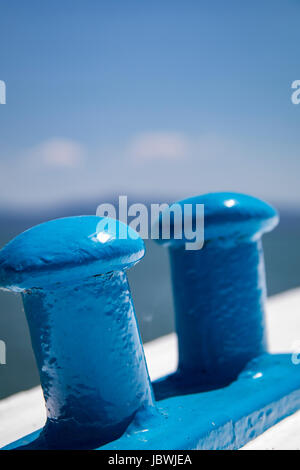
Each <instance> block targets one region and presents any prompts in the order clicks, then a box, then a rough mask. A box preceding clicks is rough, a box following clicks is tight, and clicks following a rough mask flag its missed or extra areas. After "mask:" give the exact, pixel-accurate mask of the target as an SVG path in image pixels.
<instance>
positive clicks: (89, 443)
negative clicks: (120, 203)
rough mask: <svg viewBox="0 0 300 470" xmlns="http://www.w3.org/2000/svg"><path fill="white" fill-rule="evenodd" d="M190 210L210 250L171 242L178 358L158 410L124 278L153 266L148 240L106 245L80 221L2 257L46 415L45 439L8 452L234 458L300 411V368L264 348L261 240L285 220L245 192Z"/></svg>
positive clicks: (33, 235) (29, 238)
mask: <svg viewBox="0 0 300 470" xmlns="http://www.w3.org/2000/svg"><path fill="white" fill-rule="evenodd" d="M191 202H192V203H195V204H197V203H200V204H205V244H204V247H203V249H202V250H200V251H198V252H196V251H190V252H188V251H185V250H184V248H183V244H182V242H179V241H178V240H171V241H170V242H169V243H168V246H169V250H170V258H171V267H172V279H173V291H174V299H175V310H176V326H177V333H178V336H179V357H180V359H179V369H178V371H177V372H176V373H175V374H173V375H171V376H168V377H165V378H163V379H161V380H159V381H156V382H154V383H153V384H152V385H153V387H154V392H155V396H156V401H154V399H153V396H152V387H151V384H150V382H149V379H148V373H147V368H146V364H145V360H144V355H143V348H142V345H141V341H140V337H139V333H138V329H137V325H136V320H135V315H134V309H133V305H132V300H131V297H130V293H129V288H128V283H127V279H126V274H125V269H127V268H128V267H130V266H132V265H134V264H135V263H136V262H137V261H138V260H139V259H140V258H141V257H142V256H143V253H144V251H143V250H144V249H143V243H142V241H141V240H140V239H139V238H138V237H136V236H133V237H130V239H126V240H124V239H122V237H119V235H118V234H116V232H114V231H112V233H108V236H105V237H101V236H100V237H97V235H96V236H95V233H97V230H96V225H97V224H98V218H96V217H84V218H82V217H79V218H70V219H61V220H58V221H53V222H49V223H46V224H43V225H41V226H39V227H36V228H33V229H31V230H30V231H28V232H25V233H24V234H22V235H20V236H19V237H17V238H16V239H15V240H13V241H12V242H11V243H10V244H8V245H7V246H6V247H5V248H4V249H3V250H2V251H1V252H0V285H1V286H2V288H8V289H11V290H15V291H21V292H22V296H23V301H24V306H25V310H26V315H27V318H28V323H29V326H30V331H31V337H32V342H33V347H34V350H35V354H36V357H37V363H38V366H39V369H40V374H41V381H42V386H43V391H44V395H45V400H46V406H47V412H48V420H47V424H46V426H45V427H44V428H43V429H42V430H39V431H37V432H35V433H32V434H30V435H28V436H26V437H24V438H22V439H20V440H18V441H16V442H15V443H12V444H11V445H9V446H7V447H6V449H13V448H27V449H43V448H99V449H111V450H118V449H237V448H239V447H241V446H242V445H244V444H245V443H246V442H248V441H249V440H250V439H253V438H254V437H255V436H257V435H259V434H260V433H261V432H263V431H264V430H265V429H267V428H268V427H270V426H272V425H274V424H275V423H276V422H277V421H279V420H280V419H282V418H284V417H286V416H288V415H289V414H291V413H293V412H294V411H296V410H297V409H299V408H300V369H299V367H297V366H296V365H294V364H293V363H292V361H291V356H290V355H271V354H268V353H267V346H266V331H265V324H264V299H265V277H264V269H263V253H262V248H261V241H260V237H261V235H262V234H263V233H264V232H266V231H268V230H271V229H272V228H273V227H274V226H275V225H276V223H277V221H278V216H277V214H276V211H275V210H274V209H273V208H272V207H271V206H269V205H267V204H265V203H263V202H262V201H259V200H257V199H255V198H251V197H249V196H245V195H240V194H235V193H217V194H209V195H205V196H200V197H198V198H192V199H190V200H186V201H181V204H183V203H191ZM121 228H122V230H123V231H124V230H130V229H128V228H126V229H125V228H124V226H123V225H122V227H121ZM48 232H49V235H48ZM108 232H109V230H108ZM132 235H134V234H132ZM100 240H102V243H101V241H100ZM104 240H106V241H107V242H104ZM159 242H161V243H164V242H165V241H164V240H159ZM150 288H151V286H150ZM283 321H284V319H283Z"/></svg>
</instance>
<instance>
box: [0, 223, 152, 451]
mask: <svg viewBox="0 0 300 470" xmlns="http://www.w3.org/2000/svg"><path fill="white" fill-rule="evenodd" d="M100 220H101V219H100V218H99V217H93V216H86V217H71V218H65V219H57V220H54V221H51V222H47V223H45V224H42V225H39V226H37V227H34V228H33V229H31V230H28V231H26V232H24V233H23V234H22V235H20V236H19V237H17V238H16V239H15V240H13V241H12V242H11V243H9V244H8V245H7V246H6V247H5V248H4V249H3V250H2V252H1V255H0V284H1V287H4V288H7V289H10V290H13V291H17V292H22V297H23V303H24V308H25V312H26V317H27V321H28V325H29V329H30V334H31V339H32V345H33V349H34V353H35V356H36V360H37V365H38V369H39V373H40V378H41V384H42V388H43V393H44V397H45V402H46V408H47V423H46V426H45V428H44V430H43V432H42V433H41V435H40V437H39V439H38V441H37V442H36V443H35V445H36V446H37V447H42V448H43V447H47V448H74V447H75V448H77V447H79V448H82V447H89V448H90V447H91V446H93V447H95V446H99V445H101V444H104V443H106V442H110V441H112V440H114V439H116V438H118V437H120V436H121V435H122V434H123V433H124V431H125V430H126V428H127V427H128V425H129V424H130V423H131V422H132V421H133V419H134V418H135V415H136V414H137V413H138V412H140V411H141V410H143V409H145V408H147V407H152V406H153V400H152V391H151V384H150V381H149V377H148V372H147V367H146V363H145V358H144V353H143V347H142V344H141V340H140V336H139V332H138V328H137V324H136V318H135V312H134V307H133V303H132V299H131V294H130V290H129V286H128V281H127V277H126V274H125V269H127V268H129V267H130V266H133V265H134V264H135V263H137V262H138V261H139V260H140V259H141V258H142V257H143V256H144V243H143V241H142V240H141V239H140V238H139V237H138V238H137V237H136V236H134V237H133V238H130V237H127V239H124V240H119V239H118V238H117V231H110V232H109V231H105V232H99V233H97V226H98V223H99V221H100ZM120 226H123V227H125V230H127V231H128V235H133V231H132V233H131V229H130V228H129V227H126V226H124V225H123V224H121V222H118V227H116V228H117V229H118V228H119V227H120Z"/></svg>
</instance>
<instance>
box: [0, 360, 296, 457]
mask: <svg viewBox="0 0 300 470" xmlns="http://www.w3.org/2000/svg"><path fill="white" fill-rule="evenodd" d="M299 408H300V371H299V366H295V365H294V364H293V363H292V361H291V356H290V355H288V354H287V355H269V354H266V355H264V356H262V357H259V358H257V359H254V360H253V361H252V362H251V363H250V364H249V365H248V367H246V368H245V370H244V371H243V372H242V373H241V374H240V376H239V378H238V379H237V380H235V381H234V382H232V384H230V385H229V386H228V387H224V388H220V389H218V390H213V391H210V392H203V393H194V394H190V395H185V396H177V397H173V398H168V399H166V400H162V401H160V402H158V404H157V413H156V414H153V415H149V416H148V417H147V414H145V413H142V420H140V421H139V420H138V419H136V420H135V421H134V422H133V423H132V424H131V426H129V427H128V429H127V431H126V432H125V433H124V434H123V436H122V437H121V438H120V439H117V440H115V441H113V442H111V443H109V444H106V445H104V446H102V447H101V449H107V450H120V449H122V450H123V449H124V450H126V449H136V450H140V449H141V450H143V449H144V450H146V449H153V450H157V449H161V450H163V449H166V450H169V449H175V450H176V449H187V450H189V449H239V448H240V447H241V446H243V445H244V444H245V443H246V442H248V441H249V440H251V439H254V438H255V437H256V436H258V435H259V434H261V433H262V432H264V431H265V430H266V429H268V428H269V427H270V426H273V425H274V424H276V423H277V422H278V421H279V420H281V419H283V418H285V417H286V416H288V415H290V414H292V413H294V412H295V411H296V410H298V409H299ZM40 433H41V431H36V432H34V433H32V434H29V435H28V436H26V437H24V438H22V439H19V440H18V441H16V442H14V443H13V444H10V445H8V446H6V447H5V449H15V448H22V446H27V448H28V449H35V448H38V445H37V444H38V442H39V441H38V440H37V439H38V436H39V434H40Z"/></svg>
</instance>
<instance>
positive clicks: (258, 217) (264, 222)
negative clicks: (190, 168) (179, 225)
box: [157, 192, 279, 248]
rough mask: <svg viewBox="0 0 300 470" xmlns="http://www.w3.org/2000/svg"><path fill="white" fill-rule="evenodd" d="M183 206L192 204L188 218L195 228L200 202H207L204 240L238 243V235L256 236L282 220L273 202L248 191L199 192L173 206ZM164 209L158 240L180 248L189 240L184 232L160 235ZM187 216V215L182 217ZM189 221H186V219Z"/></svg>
mask: <svg viewBox="0 0 300 470" xmlns="http://www.w3.org/2000/svg"><path fill="white" fill-rule="evenodd" d="M177 204H178V205H179V206H181V209H182V214H184V211H185V207H184V206H185V205H190V206H192V211H191V215H190V217H189V222H190V221H192V226H193V230H194V231H195V224H196V207H197V204H203V206H204V243H205V242H208V241H211V240H216V241H218V240H219V241H220V242H221V243H223V244H226V243H228V244H231V243H236V241H237V239H241V240H242V239H244V240H245V239H249V240H256V239H258V238H260V237H261V236H262V234H263V233H265V232H269V231H271V230H272V229H273V228H274V227H275V226H276V225H277V224H278V221H279V216H278V213H277V211H276V209H274V208H273V207H272V206H271V205H270V204H267V203H266V202H264V201H262V200H260V199H257V198H255V197H252V196H248V195H246V194H240V193H233V192H218V193H208V194H203V195H200V196H195V197H191V198H188V199H184V200H182V201H179V202H177V203H174V204H173V205H172V206H170V209H169V210H171V211H172V207H173V206H174V205H175V206H176V205H177ZM163 214H164V211H163V212H162V213H161V214H160V217H159V220H158V224H159V226H160V238H159V239H158V240H157V242H158V243H160V244H163V245H166V246H170V247H172V248H177V247H180V246H182V245H183V243H186V242H187V241H190V240H187V239H186V237H185V236H184V232H183V237H182V239H174V238H172V237H171V239H170V240H167V239H163V238H162V237H161V226H162V220H163ZM183 220H184V218H183ZM185 223H186V221H185ZM172 224H174V220H172V218H171V233H174V227H173V226H172Z"/></svg>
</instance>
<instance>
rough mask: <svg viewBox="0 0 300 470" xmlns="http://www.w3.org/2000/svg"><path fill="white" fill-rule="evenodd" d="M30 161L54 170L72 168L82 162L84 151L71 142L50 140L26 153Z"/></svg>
mask: <svg viewBox="0 0 300 470" xmlns="http://www.w3.org/2000/svg"><path fill="white" fill-rule="evenodd" d="M27 154H28V158H29V159H30V160H31V161H34V162H36V163H39V164H42V165H45V166H46V167H54V168H74V167H78V166H80V165H81V163H82V162H83V159H84V156H85V151H84V149H83V147H82V146H81V145H80V144H79V143H78V142H75V141H73V140H69V139H59V138H52V139H49V140H46V141H44V142H42V143H41V144H39V145H37V146H36V147H34V148H33V149H31V150H29V151H28V152H27Z"/></svg>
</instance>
